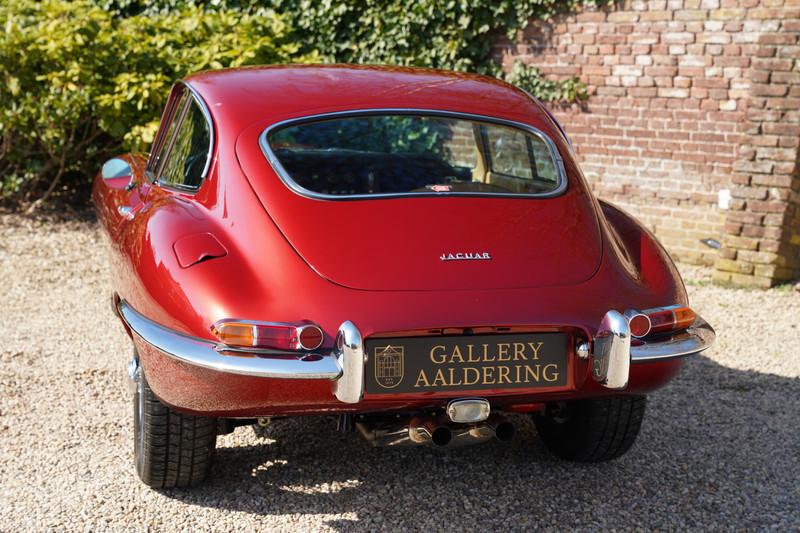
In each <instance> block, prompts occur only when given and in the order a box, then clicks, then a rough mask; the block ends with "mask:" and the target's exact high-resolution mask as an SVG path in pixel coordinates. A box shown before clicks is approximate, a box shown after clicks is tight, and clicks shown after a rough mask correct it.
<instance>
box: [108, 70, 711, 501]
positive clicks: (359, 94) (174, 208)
mask: <svg viewBox="0 0 800 533" xmlns="http://www.w3.org/2000/svg"><path fill="white" fill-rule="evenodd" d="M93 198H94V202H95V205H96V207H97V212H98V216H99V218H100V221H101V222H102V225H103V227H104V228H105V230H106V231H107V233H108V236H109V237H110V241H111V249H112V261H111V264H112V273H113V280H114V293H113V305H114V310H115V311H116V313H117V314H118V315H119V317H120V319H121V320H122V323H123V324H124V326H125V329H126V330H127V332H128V334H129V335H130V337H131V339H132V340H133V344H134V348H135V349H134V355H133V359H132V360H131V362H130V364H129V366H128V371H129V374H130V377H131V378H132V380H133V383H134V384H135V395H134V426H135V458H136V470H137V472H138V474H139V476H140V477H141V478H142V480H143V481H144V482H145V483H147V484H148V485H151V486H153V487H176V486H186V485H191V484H194V483H197V482H199V481H201V480H202V479H203V478H204V476H205V475H206V473H207V471H208V467H209V464H210V461H211V459H212V456H213V451H214V446H215V440H216V436H217V435H218V434H219V433H225V432H230V431H232V430H233V428H235V427H236V426H237V425H242V424H244V423H252V422H253V421H254V419H264V420H267V419H269V418H271V417H286V416H299V415H310V414H327V415H333V416H336V417H338V425H339V427H340V428H341V429H342V430H343V431H355V430H358V432H359V433H361V434H362V435H363V436H364V437H366V438H367V439H368V440H369V441H370V442H372V443H373V444H375V445H381V444H383V445H396V444H401V443H406V442H409V443H417V444H430V445H433V446H441V447H445V446H453V445H463V444H468V443H473V442H482V441H485V440H488V439H490V438H497V439H500V440H508V439H510V438H512V436H513V433H514V426H513V423H512V422H510V421H509V420H508V419H507V418H506V417H505V416H504V413H509V412H516V413H520V412H521V413H530V415H531V416H532V417H533V421H534V423H535V425H536V428H537V430H538V433H539V435H540V436H541V438H542V440H543V441H544V443H545V445H546V446H547V447H548V448H549V449H550V450H552V452H553V453H555V454H556V455H558V456H560V457H562V458H565V459H570V460H577V461H602V460H607V459H611V458H614V457H617V456H619V455H621V454H623V453H624V452H625V451H627V450H628V448H630V446H631V445H632V443H633V441H634V439H635V438H636V435H637V433H638V431H639V428H640V425H641V422H642V417H643V414H644V409H645V395H646V394H647V393H648V392H650V391H652V390H654V389H656V388H658V387H661V386H662V385H664V384H665V383H667V382H668V381H669V380H670V379H671V378H672V377H674V376H675V375H676V373H677V372H678V370H679V368H680V366H681V364H682V357H683V356H686V355H689V354H694V353H697V352H700V351H701V350H703V349H705V348H707V347H708V346H709V345H710V344H711V343H712V342H713V340H714V331H713V330H712V329H711V327H710V326H709V325H708V324H707V323H706V322H704V321H703V320H702V319H701V318H700V317H699V316H697V315H696V314H695V313H694V312H693V311H692V310H691V309H690V308H689V307H688V302H687V297H686V292H685V289H684V286H683V284H682V282H681V279H680V277H679V275H678V272H677V271H676V269H675V267H674V265H673V264H672V262H671V260H670V258H669V256H668V255H667V254H666V253H665V251H664V250H663V248H662V247H661V246H660V245H659V244H658V242H657V241H656V239H655V238H654V237H653V235H652V234H651V233H650V232H648V231H647V230H646V229H645V228H644V227H643V226H642V225H641V224H640V223H639V222H637V221H636V220H634V219H633V218H632V217H631V216H629V215H627V214H625V213H624V212H622V211H620V210H619V209H617V208H615V207H613V206H612V205H610V204H608V203H605V202H602V201H598V200H597V199H595V198H594V196H593V195H592V193H591V191H590V189H589V186H588V185H587V183H586V180H585V179H584V177H583V176H582V174H581V171H580V169H579V168H578V165H577V162H576V157H575V154H574V153H573V151H572V148H571V147H570V142H569V140H568V139H567V136H566V135H565V133H564V131H563V130H562V128H561V127H560V126H559V124H558V122H556V120H555V119H554V118H553V116H552V115H551V114H550V113H549V112H548V111H547V109H545V108H544V107H543V106H542V104H541V103H540V102H538V101H537V100H536V99H534V98H532V97H531V96H530V95H528V94H527V93H525V92H524V91H522V90H519V89H517V88H514V87H512V86H510V85H508V84H505V83H503V82H500V81H497V80H495V79H490V78H486V77H482V76H477V75H471V74H458V73H451V72H442V71H434V70H423V69H410V68H385V67H357V66H283V67H271V68H248V69H238V70H224V71H218V72H206V73H202V74H197V75H193V76H190V77H189V78H187V79H186V80H184V81H181V82H180V83H178V84H176V85H175V87H174V88H173V89H172V93H171V95H170V97H169V101H168V104H167V107H166V110H165V112H164V115H163V118H162V120H161V127H160V130H159V132H158V134H157V137H156V139H155V142H154V144H153V146H152V151H151V152H150V154H149V155H124V156H121V157H119V158H115V159H112V160H110V161H108V162H106V164H105V165H104V166H103V169H102V171H101V172H100V174H99V175H98V177H97V179H96V180H95V184H94V190H93Z"/></svg>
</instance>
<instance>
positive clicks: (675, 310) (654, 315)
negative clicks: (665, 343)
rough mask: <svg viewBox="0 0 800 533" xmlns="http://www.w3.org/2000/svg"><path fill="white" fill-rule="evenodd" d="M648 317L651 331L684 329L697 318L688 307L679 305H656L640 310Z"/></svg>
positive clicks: (662, 331)
mask: <svg viewBox="0 0 800 533" xmlns="http://www.w3.org/2000/svg"><path fill="white" fill-rule="evenodd" d="M642 313H643V314H646V315H647V316H648V318H650V323H651V325H652V327H651V331H652V332H653V333H664V332H667V331H675V330H680V329H686V328H688V327H689V326H691V325H692V323H693V322H694V321H695V318H697V314H695V312H694V311H692V310H691V309H690V308H688V307H684V306H681V305H670V306H667V307H656V308H653V309H646V310H644V311H642Z"/></svg>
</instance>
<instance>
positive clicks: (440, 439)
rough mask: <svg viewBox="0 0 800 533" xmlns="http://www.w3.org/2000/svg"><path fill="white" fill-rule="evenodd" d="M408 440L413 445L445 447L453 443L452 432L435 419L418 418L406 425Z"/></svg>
mask: <svg viewBox="0 0 800 533" xmlns="http://www.w3.org/2000/svg"><path fill="white" fill-rule="evenodd" d="M408 438H409V439H411V442H413V443H415V444H432V445H434V446H438V447H445V446H448V445H449V444H450V443H451V442H452V441H453V431H452V430H451V429H450V427H448V426H447V425H446V424H441V423H439V421H438V420H437V419H435V418H431V417H418V418H413V419H411V422H409V423H408Z"/></svg>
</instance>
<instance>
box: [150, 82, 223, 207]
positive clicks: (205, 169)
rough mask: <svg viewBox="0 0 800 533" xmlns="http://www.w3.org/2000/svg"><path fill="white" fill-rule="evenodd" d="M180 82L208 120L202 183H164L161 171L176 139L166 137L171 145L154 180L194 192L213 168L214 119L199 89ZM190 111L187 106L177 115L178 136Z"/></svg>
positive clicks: (176, 188)
mask: <svg viewBox="0 0 800 533" xmlns="http://www.w3.org/2000/svg"><path fill="white" fill-rule="evenodd" d="M178 83H179V84H180V85H182V86H183V87H185V88H186V90H187V91H188V93H189V96H191V98H192V100H194V102H195V104H197V107H198V108H199V109H200V114H201V115H203V119H204V120H205V121H206V125H207V126H208V150H207V151H206V162H205V164H204V165H203V171H202V172H201V173H200V184H199V185H197V187H191V186H187V185H173V184H169V183H164V182H163V181H161V171H162V170H163V168H164V166H165V165H166V164H167V163H168V162H169V158H170V156H171V155H172V148H173V145H174V144H175V143H174V139H164V142H168V143H169V146H167V148H166V151H165V153H164V157H163V158H162V161H161V162H160V164H159V166H158V168H157V169H156V171H157V172H156V176H157V177H156V179H155V180H154V183H156V184H157V185H158V186H159V187H163V188H165V189H170V190H175V191H178V192H183V193H190V194H193V193H195V192H197V191H198V190H200V187H202V186H203V183H205V180H206V177H207V176H208V171H209V169H210V168H211V159H212V156H213V154H214V143H215V141H216V137H215V135H214V121H213V120H212V118H211V112H210V111H209V109H208V106H207V105H206V102H205V100H203V97H202V96H200V93H198V92H197V90H196V89H195V88H194V87H192V86H191V85H190V84H189V83H188V82H186V81H180V82H178ZM178 111H180V110H178ZM188 113H189V107H188V106H187V107H186V108H185V109H184V110H183V113H181V116H180V117H177V120H179V121H180V122H179V123H178V126H177V128H176V130H175V135H176V136H177V134H178V129H180V127H181V126H182V125H183V121H184V120H185V119H186V115H187V114H188ZM148 163H149V161H148Z"/></svg>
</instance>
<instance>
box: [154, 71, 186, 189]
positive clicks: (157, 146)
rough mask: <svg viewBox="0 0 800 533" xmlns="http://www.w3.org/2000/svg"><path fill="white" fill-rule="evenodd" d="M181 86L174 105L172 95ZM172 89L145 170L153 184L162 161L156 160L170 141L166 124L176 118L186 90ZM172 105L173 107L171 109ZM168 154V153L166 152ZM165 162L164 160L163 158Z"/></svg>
mask: <svg viewBox="0 0 800 533" xmlns="http://www.w3.org/2000/svg"><path fill="white" fill-rule="evenodd" d="M178 85H180V87H181V90H180V94H178V95H177V96H176V97H175V99H176V100H177V102H176V103H173V100H172V93H173V91H175V87H177V86H178ZM175 87H173V88H172V89H170V93H169V98H168V99H167V105H166V106H165V107H164V111H162V113H161V119H160V120H159V121H158V131H157V132H156V136H155V138H154V139H153V143H152V144H151V145H150V151H149V152H148V154H147V162H146V163H145V166H144V168H145V170H144V175H145V178H147V180H148V181H149V182H151V183H153V182H155V176H156V175H158V170H159V168H158V167H160V166H161V165H160V161H161V160H154V158H155V157H157V156H158V155H159V154H161V152H162V150H161V148H163V147H164V143H166V142H167V141H168V140H169V139H167V138H166V137H167V135H168V134H169V126H168V125H167V126H166V129H165V124H166V122H167V121H170V122H172V119H174V118H175V117H174V116H173V115H174V114H175V113H176V112H177V111H179V106H180V104H181V99H182V97H183V93H184V92H185V89H183V85H182V84H176V86H175ZM170 104H172V107H170ZM164 153H166V152H164ZM162 160H163V158H162Z"/></svg>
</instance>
